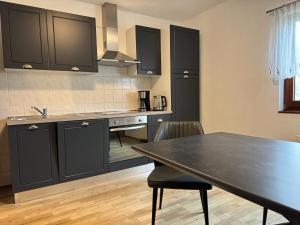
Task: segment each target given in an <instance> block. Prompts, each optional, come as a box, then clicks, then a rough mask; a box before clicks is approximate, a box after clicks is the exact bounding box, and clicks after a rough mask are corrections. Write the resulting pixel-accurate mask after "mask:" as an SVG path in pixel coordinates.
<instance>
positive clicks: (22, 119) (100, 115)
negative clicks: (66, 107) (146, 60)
mask: <svg viewBox="0 0 300 225" xmlns="http://www.w3.org/2000/svg"><path fill="white" fill-rule="evenodd" d="M171 113H172V111H147V112H138V111H124V112H91V113H73V114H64V115H49V116H47V117H42V116H18V117H10V118H8V119H7V126H14V125H24V124H33V123H51V122H62V121H73V120H91V119H109V118H117V117H126V116H152V115H162V114H171ZM12 118H13V119H12Z"/></svg>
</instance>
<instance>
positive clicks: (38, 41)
mask: <svg viewBox="0 0 300 225" xmlns="http://www.w3.org/2000/svg"><path fill="white" fill-rule="evenodd" d="M0 12H1V22H2V37H3V49H4V64H5V65H4V66H5V67H6V68H19V69H20V68H24V69H51V70H68V71H83V72H97V71H98V63H97V46H96V25H95V18H90V17H84V16H77V15H71V14H67V13H60V12H54V11H49V10H45V9H40V8H34V7H28V6H24V5H17V4H10V3H0ZM48 49H49V50H48ZM48 51H49V52H48Z"/></svg>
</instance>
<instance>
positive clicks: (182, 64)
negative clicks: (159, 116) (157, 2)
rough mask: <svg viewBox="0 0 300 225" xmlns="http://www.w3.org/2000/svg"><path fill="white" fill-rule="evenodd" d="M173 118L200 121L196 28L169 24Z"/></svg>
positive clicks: (197, 35) (197, 38)
mask: <svg viewBox="0 0 300 225" xmlns="http://www.w3.org/2000/svg"><path fill="white" fill-rule="evenodd" d="M170 35H171V95H172V111H173V116H172V119H173V120H175V121H199V119H200V115H199V114H200V113H199V107H200V106H199V105H200V99H199V31H198V30H194V29H189V28H185V27H179V26H174V25H171V27H170Z"/></svg>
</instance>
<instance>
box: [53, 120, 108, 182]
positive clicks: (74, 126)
mask: <svg viewBox="0 0 300 225" xmlns="http://www.w3.org/2000/svg"><path fill="white" fill-rule="evenodd" d="M57 126H58V152H59V176H60V181H69V180H75V179H79V178H83V177H89V176H94V175H98V174H101V173H104V172H105V171H106V168H107V165H108V148H109V137H108V134H109V130H108V121H107V120H87V121H72V122H60V123H58V125H57Z"/></svg>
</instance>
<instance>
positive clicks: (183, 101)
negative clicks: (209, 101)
mask: <svg viewBox="0 0 300 225" xmlns="http://www.w3.org/2000/svg"><path fill="white" fill-rule="evenodd" d="M185 76H186V75H173V76H172V80H171V85H172V90H171V91H172V112H173V116H172V119H173V120H175V121H199V77H197V76H191V75H189V77H188V78H185Z"/></svg>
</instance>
